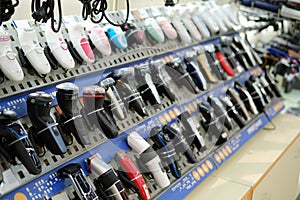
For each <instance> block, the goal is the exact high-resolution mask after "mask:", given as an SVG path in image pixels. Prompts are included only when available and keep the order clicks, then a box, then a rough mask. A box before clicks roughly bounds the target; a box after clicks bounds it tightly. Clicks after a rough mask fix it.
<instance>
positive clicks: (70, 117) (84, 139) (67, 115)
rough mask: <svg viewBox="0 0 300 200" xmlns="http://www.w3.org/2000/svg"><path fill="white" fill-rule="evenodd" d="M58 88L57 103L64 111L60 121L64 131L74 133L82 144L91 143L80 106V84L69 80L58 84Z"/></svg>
mask: <svg viewBox="0 0 300 200" xmlns="http://www.w3.org/2000/svg"><path fill="white" fill-rule="evenodd" d="M56 89H57V93H56V99H57V103H58V106H59V108H60V109H61V111H62V114H61V115H60V118H59V122H60V126H61V127H62V129H63V131H64V132H65V133H66V134H68V135H71V134H72V135H73V136H74V137H75V139H76V140H77V142H78V143H79V144H80V145H82V146H84V145H87V144H91V142H90V138H89V135H88V133H87V129H86V127H85V124H84V119H83V116H82V114H81V112H80V109H79V107H78V104H79V99H78V92H79V88H78V86H77V85H75V84H73V83H70V82H67V83H61V84H59V85H57V86H56Z"/></svg>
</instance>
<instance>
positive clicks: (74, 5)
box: [12, 0, 230, 20]
mask: <svg viewBox="0 0 300 200" xmlns="http://www.w3.org/2000/svg"><path fill="white" fill-rule="evenodd" d="M31 1H32V0H22V1H20V4H19V6H18V7H17V8H16V12H15V14H14V15H13V17H12V19H14V20H18V19H32V17H31ZM107 1H108V10H123V9H126V0H107ZM129 1H130V8H131V9H132V8H142V7H149V6H160V5H164V4H165V0H129ZM195 1H199V0H179V2H180V3H187V2H195ZM216 1H218V2H219V3H221V4H223V3H226V2H228V1H230V0H216ZM174 2H177V0H174ZM61 3H62V12H63V15H75V14H76V15H78V14H81V12H82V3H81V2H80V1H79V0H61ZM56 16H58V15H57V11H56Z"/></svg>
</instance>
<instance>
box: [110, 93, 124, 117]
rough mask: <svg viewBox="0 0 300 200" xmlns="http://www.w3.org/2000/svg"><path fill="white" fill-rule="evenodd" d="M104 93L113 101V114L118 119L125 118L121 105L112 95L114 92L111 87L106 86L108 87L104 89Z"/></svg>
mask: <svg viewBox="0 0 300 200" xmlns="http://www.w3.org/2000/svg"><path fill="white" fill-rule="evenodd" d="M106 94H107V96H108V97H109V98H110V100H111V101H112V103H113V109H112V112H113V114H114V115H115V116H116V117H117V118H119V119H120V120H123V119H125V117H126V116H125V114H124V113H123V109H122V108H121V105H120V103H119V101H118V99H117V98H116V96H115V95H114V92H113V91H112V89H111V88H110V87H108V89H107V90H106Z"/></svg>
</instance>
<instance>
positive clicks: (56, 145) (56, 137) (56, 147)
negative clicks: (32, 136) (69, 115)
mask: <svg viewBox="0 0 300 200" xmlns="http://www.w3.org/2000/svg"><path fill="white" fill-rule="evenodd" d="M47 133H48V134H42V132H41V133H40V134H42V136H41V137H43V141H47V143H46V146H47V148H48V149H50V151H51V153H53V154H56V155H59V154H63V153H66V151H67V147H66V145H65V143H64V140H63V138H62V136H61V133H60V132H59V129H58V127H57V124H56V123H54V122H47ZM38 134H39V133H38Z"/></svg>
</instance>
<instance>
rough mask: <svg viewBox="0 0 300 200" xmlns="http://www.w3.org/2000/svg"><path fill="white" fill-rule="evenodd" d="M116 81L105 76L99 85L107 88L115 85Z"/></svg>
mask: <svg viewBox="0 0 300 200" xmlns="http://www.w3.org/2000/svg"><path fill="white" fill-rule="evenodd" d="M115 83H116V81H115V80H114V79H113V78H110V77H108V78H106V79H104V80H102V81H101V82H100V86H101V87H104V88H108V87H109V86H113V85H115Z"/></svg>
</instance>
